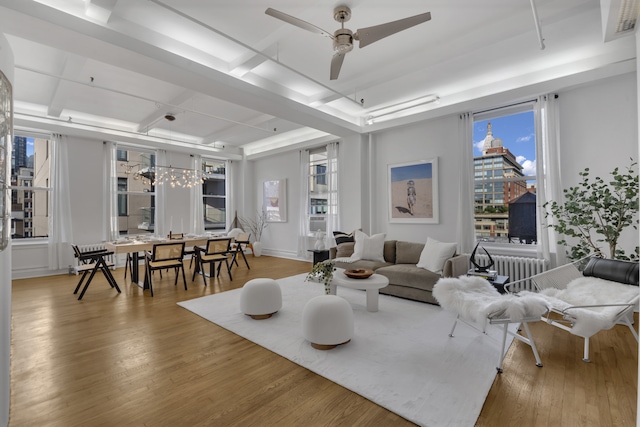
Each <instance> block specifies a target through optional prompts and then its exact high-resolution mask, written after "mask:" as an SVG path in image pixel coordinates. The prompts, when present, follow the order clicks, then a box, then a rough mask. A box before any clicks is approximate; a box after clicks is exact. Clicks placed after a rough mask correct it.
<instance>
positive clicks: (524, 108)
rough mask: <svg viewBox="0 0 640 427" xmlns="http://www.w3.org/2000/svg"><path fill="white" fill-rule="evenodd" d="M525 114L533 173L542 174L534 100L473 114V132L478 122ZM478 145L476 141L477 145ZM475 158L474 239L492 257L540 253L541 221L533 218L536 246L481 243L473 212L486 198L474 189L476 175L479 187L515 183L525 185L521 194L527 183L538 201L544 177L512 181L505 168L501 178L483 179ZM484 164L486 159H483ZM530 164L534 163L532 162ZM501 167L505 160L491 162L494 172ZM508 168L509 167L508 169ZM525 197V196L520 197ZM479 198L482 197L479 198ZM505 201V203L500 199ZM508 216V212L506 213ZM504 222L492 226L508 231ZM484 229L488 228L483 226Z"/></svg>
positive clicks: (474, 136)
mask: <svg viewBox="0 0 640 427" xmlns="http://www.w3.org/2000/svg"><path fill="white" fill-rule="evenodd" d="M524 112H530V113H532V114H533V120H532V125H533V133H534V136H535V142H534V143H533V144H534V145H533V148H534V155H535V165H536V171H541V170H543V160H542V159H541V158H539V156H538V153H539V152H540V146H541V144H542V138H541V136H540V135H538V128H537V126H536V124H535V122H536V118H535V115H536V110H535V101H534V100H530V101H524V102H522V103H518V104H513V105H509V106H505V107H499V108H495V109H492V110H487V111H482V112H478V113H474V114H473V126H474V130H475V125H476V123H477V122H482V121H492V120H493V119H497V118H501V117H505V116H510V115H515V114H519V113H524ZM476 137H477V135H475V134H474V135H473V137H472V141H471V147H470V149H471V150H472V151H473V150H474V147H473V144H474V143H475V142H476ZM496 137H497V138H500V135H497V136H496ZM478 142H479V141H478ZM512 154H513V155H514V157H516V158H517V156H518V155H517V153H512ZM477 157H478V156H476V155H475V152H473V153H472V159H473V160H472V162H473V163H472V173H471V181H472V182H471V188H472V194H471V195H470V196H471V197H472V199H473V200H472V215H473V218H474V227H473V233H474V239H475V240H476V241H477V242H479V243H481V245H482V246H483V247H485V248H486V249H488V250H490V251H491V253H495V254H504V255H529V256H530V255H531V254H532V253H535V252H537V251H538V250H539V248H540V240H539V237H540V230H539V227H540V219H539V218H536V242H534V243H530V244H527V243H520V242H511V243H510V242H499V241H483V240H482V237H481V236H478V234H477V233H478V230H477V229H476V225H477V224H478V222H477V219H476V218H477V217H476V215H477V213H476V209H477V205H476V200H477V198H478V195H482V194H485V193H483V192H482V191H481V192H478V189H477V187H476V186H477V185H478V181H479V180H478V179H477V178H478V176H477V175H478V173H479V174H480V175H481V179H480V181H481V182H482V184H492V185H494V184H496V183H501V184H503V185H504V183H514V182H524V183H525V186H524V191H525V192H526V191H527V188H529V183H531V182H533V184H534V185H535V188H536V193H535V194H536V197H538V193H539V191H540V188H541V186H542V185H544V183H543V181H542V180H543V179H544V177H543V176H542V177H541V176H539V175H540V173H539V172H536V174H534V175H526V174H524V175H523V176H521V177H512V176H508V175H509V173H508V172H505V169H504V166H503V170H502V171H503V173H502V176H501V177H499V176H498V177H496V176H495V174H494V176H493V177H491V178H489V179H482V178H483V176H482V175H484V171H485V169H484V168H483V167H482V163H481V164H480V166H479V163H478V159H477ZM484 160H486V159H484ZM496 160H500V161H499V162H498V163H496ZM532 161H533V160H532ZM501 164H502V165H504V159H497V157H496V158H493V159H492V165H493V167H494V168H495V167H496V166H500V165H501ZM507 167H508V165H507ZM492 194H495V192H493V193H492ZM504 194H505V193H504V191H503V193H502V195H503V197H504ZM523 194H524V193H523ZM481 197H482V196H481ZM503 200H504V199H503ZM507 212H508V211H507ZM536 214H538V212H537V211H536ZM504 222H505V220H501V221H498V219H496V222H494V224H496V226H497V225H498V224H500V225H501V226H502V227H503V228H504V227H506V229H507V230H508V226H506V225H505V223H504ZM506 222H507V223H508V217H507V219H506ZM484 225H487V224H484Z"/></svg>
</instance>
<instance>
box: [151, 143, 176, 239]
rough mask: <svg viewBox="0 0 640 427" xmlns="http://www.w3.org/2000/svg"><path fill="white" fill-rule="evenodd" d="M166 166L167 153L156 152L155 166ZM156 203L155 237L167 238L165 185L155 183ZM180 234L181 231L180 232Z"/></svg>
mask: <svg viewBox="0 0 640 427" xmlns="http://www.w3.org/2000/svg"><path fill="white" fill-rule="evenodd" d="M166 164H167V152H166V151H165V150H158V152H157V154H156V165H166ZM156 175H157V174H156ZM155 194H156V197H155V198H156V203H155V205H156V206H155V228H154V230H155V235H156V236H167V235H168V234H169V224H166V214H165V212H166V210H167V209H166V208H167V184H158V182H157V181H156V189H155ZM181 233H182V231H181Z"/></svg>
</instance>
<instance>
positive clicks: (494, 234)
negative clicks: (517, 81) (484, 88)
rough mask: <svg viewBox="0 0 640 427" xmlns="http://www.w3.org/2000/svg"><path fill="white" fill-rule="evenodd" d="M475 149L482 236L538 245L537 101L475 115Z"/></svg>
mask: <svg viewBox="0 0 640 427" xmlns="http://www.w3.org/2000/svg"><path fill="white" fill-rule="evenodd" d="M473 150H474V153H473V154H474V162H473V168H474V174H473V175H474V194H475V197H474V217H475V233H476V239H477V240H478V241H484V242H496V243H504V244H513V243H518V244H535V243H536V239H537V231H536V227H537V226H536V168H537V167H536V135H535V123H534V114H533V104H532V103H526V104H522V105H520V106H516V107H510V108H508V109H504V110H496V111H493V112H490V113H481V114H477V115H474V135H473Z"/></svg>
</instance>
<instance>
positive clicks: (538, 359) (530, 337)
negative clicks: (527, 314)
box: [522, 322, 542, 368]
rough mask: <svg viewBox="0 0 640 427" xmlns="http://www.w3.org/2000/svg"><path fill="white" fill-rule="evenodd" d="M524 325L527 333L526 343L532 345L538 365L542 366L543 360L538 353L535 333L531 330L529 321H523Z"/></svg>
mask: <svg viewBox="0 0 640 427" xmlns="http://www.w3.org/2000/svg"><path fill="white" fill-rule="evenodd" d="M522 326H524V331H525V332H526V333H527V341H526V343H527V344H529V345H530V346H531V350H533V356H534V357H535V358H536V366H537V367H539V368H541V367H542V361H541V360H540V355H539V354H538V348H537V347H536V343H535V341H534V340H533V335H531V331H530V330H529V324H528V323H527V322H522Z"/></svg>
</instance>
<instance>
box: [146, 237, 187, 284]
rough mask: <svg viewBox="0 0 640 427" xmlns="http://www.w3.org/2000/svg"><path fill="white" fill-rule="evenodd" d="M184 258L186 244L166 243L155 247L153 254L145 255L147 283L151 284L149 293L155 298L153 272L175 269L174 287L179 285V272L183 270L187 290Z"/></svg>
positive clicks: (183, 279)
mask: <svg viewBox="0 0 640 427" xmlns="http://www.w3.org/2000/svg"><path fill="white" fill-rule="evenodd" d="M183 256H184V242H166V243H156V244H155V245H153V249H152V250H151V252H147V253H146V254H145V259H146V265H147V267H146V275H145V281H147V283H148V284H149V291H150V293H151V296H153V280H152V274H151V273H152V271H154V270H162V269H166V268H173V269H175V270H176V280H175V282H174V283H173V285H174V286H175V285H177V284H178V271H179V270H182V281H183V282H184V289H185V291H186V290H187V279H186V277H185V274H184V265H183V264H182V258H183Z"/></svg>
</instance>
